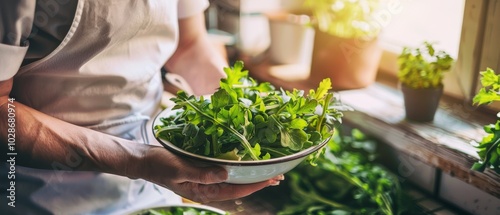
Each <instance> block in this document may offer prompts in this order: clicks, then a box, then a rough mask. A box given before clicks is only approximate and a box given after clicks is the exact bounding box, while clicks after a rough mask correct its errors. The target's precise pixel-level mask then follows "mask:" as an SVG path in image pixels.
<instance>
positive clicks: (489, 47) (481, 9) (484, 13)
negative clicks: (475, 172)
mask: <svg viewBox="0 0 500 215" xmlns="http://www.w3.org/2000/svg"><path fill="white" fill-rule="evenodd" d="M464 7H465V8H464V13H463V22H462V29H461V35H460V44H459V51H458V57H457V59H456V63H455V65H454V67H453V68H452V71H451V72H450V73H449V74H447V76H446V77H445V80H444V85H445V94H446V95H447V96H450V97H452V98H456V99H458V100H462V101H464V104H465V103H470V104H472V98H473V97H474V95H475V94H476V93H477V92H478V90H479V88H480V82H479V77H480V71H484V70H486V68H487V67H490V68H492V69H493V70H495V71H496V72H497V73H499V72H500V41H498V40H495V38H500V25H498V24H497V25H495V20H500V1H495V0H465V4H464ZM380 46H381V47H382V49H383V54H382V58H381V60H380V64H379V72H380V73H384V74H385V75H389V76H392V77H396V75H397V71H398V67H397V57H398V55H399V53H398V51H397V49H396V48H395V47H394V46H391V45H390V44H387V43H384V41H380ZM459 77H465V78H459ZM395 80H397V79H395ZM488 107H489V108H490V109H494V110H500V104H496V105H495V104H491V105H489V106H488Z"/></svg>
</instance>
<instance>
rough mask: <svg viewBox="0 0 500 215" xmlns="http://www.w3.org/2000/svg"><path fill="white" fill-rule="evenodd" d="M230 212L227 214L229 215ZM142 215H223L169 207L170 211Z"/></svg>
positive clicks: (195, 209)
mask: <svg viewBox="0 0 500 215" xmlns="http://www.w3.org/2000/svg"><path fill="white" fill-rule="evenodd" d="M228 214H229V212H226V215H228ZM142 215H221V214H220V213H217V212H213V211H209V210H205V209H199V208H194V207H169V208H168V209H167V208H166V209H150V210H148V211H147V212H145V213H143V214H142Z"/></svg>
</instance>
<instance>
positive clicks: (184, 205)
mask: <svg viewBox="0 0 500 215" xmlns="http://www.w3.org/2000/svg"><path fill="white" fill-rule="evenodd" d="M176 207H182V208H195V209H199V210H206V211H210V212H214V213H218V214H221V215H226V214H227V212H226V211H224V210H222V209H219V208H216V207H213V206H210V205H204V204H194V203H177V204H167V205H160V206H153V207H146V208H142V209H138V210H135V211H133V212H132V213H130V214H129V215H141V213H144V212H147V211H149V210H159V209H166V208H176Z"/></svg>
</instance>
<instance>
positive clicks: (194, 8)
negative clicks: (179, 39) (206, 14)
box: [177, 0, 209, 19]
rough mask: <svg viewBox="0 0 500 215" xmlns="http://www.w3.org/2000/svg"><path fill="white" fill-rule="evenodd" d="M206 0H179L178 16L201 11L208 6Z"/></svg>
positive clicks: (182, 16)
mask: <svg viewBox="0 0 500 215" xmlns="http://www.w3.org/2000/svg"><path fill="white" fill-rule="evenodd" d="M208 5H209V2H208V0H179V6H178V9H177V13H178V18H179V19H182V18H186V17H190V16H193V15H195V14H198V13H201V12H203V11H204V10H206V9H207V8H208Z"/></svg>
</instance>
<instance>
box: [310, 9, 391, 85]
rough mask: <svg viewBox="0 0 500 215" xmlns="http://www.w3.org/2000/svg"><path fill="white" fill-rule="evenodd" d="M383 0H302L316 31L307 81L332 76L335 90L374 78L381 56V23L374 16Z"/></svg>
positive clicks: (373, 79)
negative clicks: (379, 38) (378, 41)
mask: <svg viewBox="0 0 500 215" xmlns="http://www.w3.org/2000/svg"><path fill="white" fill-rule="evenodd" d="M381 3H382V0H305V5H306V8H307V10H308V11H310V13H311V14H312V20H313V25H314V26H315V29H316V33H315V38H314V48H313V54H312V59H311V71H310V76H309V80H308V81H309V82H310V83H318V81H321V80H322V79H324V78H327V77H328V78H331V79H332V85H333V86H334V88H335V89H337V90H343V89H355V88H361V87H365V86H367V85H369V84H371V83H373V82H374V81H375V77H376V73H377V70H378V65H379V61H380V58H381V55H382V50H381V48H380V47H379V46H378V45H377V40H378V35H379V33H380V32H381V29H382V24H380V23H378V22H376V21H375V20H376V19H375V18H374V17H375V15H376V14H377V12H378V11H379V9H380V6H381Z"/></svg>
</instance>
